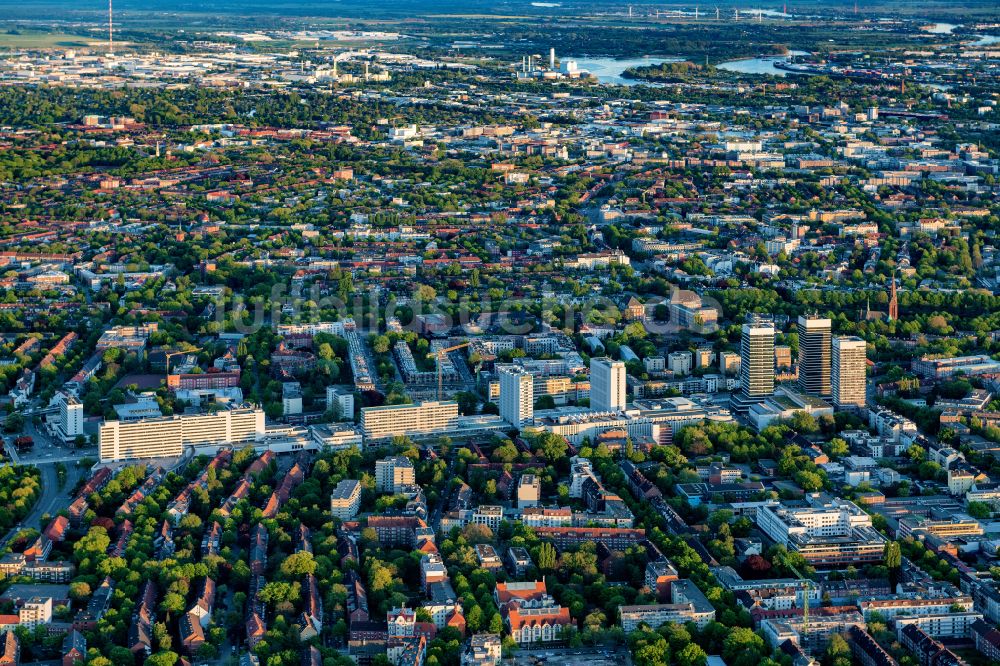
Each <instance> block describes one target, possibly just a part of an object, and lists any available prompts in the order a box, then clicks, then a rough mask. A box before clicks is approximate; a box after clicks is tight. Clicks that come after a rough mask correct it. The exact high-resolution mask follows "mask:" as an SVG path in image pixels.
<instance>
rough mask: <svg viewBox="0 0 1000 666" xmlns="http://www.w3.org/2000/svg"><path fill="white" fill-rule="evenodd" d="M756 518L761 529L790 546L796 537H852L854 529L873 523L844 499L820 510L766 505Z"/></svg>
mask: <svg viewBox="0 0 1000 666" xmlns="http://www.w3.org/2000/svg"><path fill="white" fill-rule="evenodd" d="M756 519H757V525H758V526H759V527H760V529H761V530H762V531H763V532H764V533H765V534H767V536H769V537H771V539H773V540H774V541H775V542H777V543H780V544H781V545H783V546H788V544H789V542H790V540H791V537H792V535H803V536H811V537H837V536H850V535H851V534H852V531H853V530H854V528H856V527H871V524H872V519H871V516H869V515H868V514H866V513H865V512H864V511H862V510H861V509H859V508H858V506H857V505H856V504H854V503H853V502H849V501H847V500H842V499H835V500H833V501H832V502H831V503H829V504H825V505H823V506H818V507H805V508H788V507H784V506H781V505H775V506H762V507H760V508H759V509H757V515H756Z"/></svg>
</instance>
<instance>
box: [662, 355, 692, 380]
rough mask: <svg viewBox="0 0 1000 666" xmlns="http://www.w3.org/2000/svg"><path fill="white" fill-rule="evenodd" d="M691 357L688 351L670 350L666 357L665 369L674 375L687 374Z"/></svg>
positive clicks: (689, 372)
mask: <svg viewBox="0 0 1000 666" xmlns="http://www.w3.org/2000/svg"><path fill="white" fill-rule="evenodd" d="M693 359H694V355H693V354H691V352H689V351H676V352H671V353H670V356H668V357H667V369H668V370H670V371H671V372H672V373H674V374H675V375H689V374H691V364H692V362H693Z"/></svg>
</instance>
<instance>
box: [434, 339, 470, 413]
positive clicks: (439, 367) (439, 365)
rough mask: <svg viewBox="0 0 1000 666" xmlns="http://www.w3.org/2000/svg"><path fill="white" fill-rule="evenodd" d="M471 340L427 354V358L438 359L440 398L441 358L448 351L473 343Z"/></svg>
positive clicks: (439, 394) (439, 395)
mask: <svg viewBox="0 0 1000 666" xmlns="http://www.w3.org/2000/svg"><path fill="white" fill-rule="evenodd" d="M471 344H472V343H471V342H463V343H462V344H460V345H455V346H454V347H445V348H444V349H438V350H437V351H436V352H431V353H430V354H428V355H427V358H433V359H434V360H436V361H437V371H438V400H440V399H441V360H442V359H443V358H444V357H445V356H447V355H448V352H453V351H455V350H456V349H462V348H464V347H468V346H469V345H471Z"/></svg>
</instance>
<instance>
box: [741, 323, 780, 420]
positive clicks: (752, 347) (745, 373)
mask: <svg viewBox="0 0 1000 666" xmlns="http://www.w3.org/2000/svg"><path fill="white" fill-rule="evenodd" d="M773 393H774V322H773V321H772V320H771V319H769V318H765V317H763V316H761V315H757V314H751V315H748V316H747V320H746V323H745V324H743V333H742V336H741V338H740V394H741V396H740V397H741V398H742V399H744V400H748V401H754V400H757V399H760V398H765V397H767V396H769V395H771V394H773Z"/></svg>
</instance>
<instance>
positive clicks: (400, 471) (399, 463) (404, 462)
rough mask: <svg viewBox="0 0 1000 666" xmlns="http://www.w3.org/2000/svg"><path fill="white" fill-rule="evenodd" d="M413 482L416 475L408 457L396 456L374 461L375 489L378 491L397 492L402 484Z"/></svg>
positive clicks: (407, 484)
mask: <svg viewBox="0 0 1000 666" xmlns="http://www.w3.org/2000/svg"><path fill="white" fill-rule="evenodd" d="M414 483H416V477H415V476H414V471H413V463H412V462H410V459H409V458H404V457H403V456H396V457H393V458H383V459H382V460H377V461H375V490H377V491H379V492H380V493H398V492H399V491H400V489H401V488H402V487H403V486H410V485H413V484H414Z"/></svg>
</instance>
